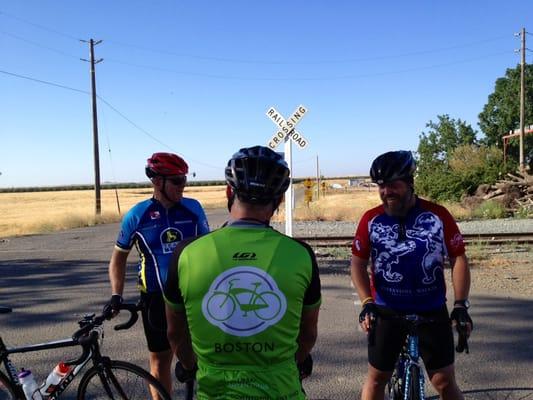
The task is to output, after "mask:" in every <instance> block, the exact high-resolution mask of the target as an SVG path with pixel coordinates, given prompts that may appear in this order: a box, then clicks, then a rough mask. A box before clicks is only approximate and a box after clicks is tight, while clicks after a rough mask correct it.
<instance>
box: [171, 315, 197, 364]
mask: <svg viewBox="0 0 533 400" xmlns="http://www.w3.org/2000/svg"><path fill="white" fill-rule="evenodd" d="M166 314H167V326H168V327H167V337H168V341H169V343H170V347H171V349H172V352H173V353H174V354H175V355H176V357H177V358H178V360H180V362H181V364H182V365H183V368H185V369H189V370H190V369H193V368H194V366H195V365H196V356H195V354H194V352H193V349H192V343H191V335H190V333H189V325H188V324H187V316H186V315H185V312H183V311H176V310H174V309H172V308H171V307H169V306H168V305H167V306H166Z"/></svg>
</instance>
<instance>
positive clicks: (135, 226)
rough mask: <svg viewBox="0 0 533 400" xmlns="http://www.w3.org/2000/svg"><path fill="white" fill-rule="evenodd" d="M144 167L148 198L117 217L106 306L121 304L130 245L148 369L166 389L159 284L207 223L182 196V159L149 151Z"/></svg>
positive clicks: (168, 358) (167, 362)
mask: <svg viewBox="0 0 533 400" xmlns="http://www.w3.org/2000/svg"><path fill="white" fill-rule="evenodd" d="M145 171H146V175H147V176H148V178H150V180H151V182H152V185H153V197H152V198H151V199H148V200H144V201H141V202H140V203H138V204H136V205H135V206H133V207H132V208H131V209H130V210H129V211H128V213H127V214H126V215H125V216H124V218H123V220H122V225H121V228H120V232H119V235H118V238H117V241H116V244H115V249H114V250H113V255H112V256H111V261H110V263H109V278H110V281H111V292H112V296H111V299H110V301H109V302H108V303H107V304H106V307H108V308H111V309H113V310H115V309H117V308H118V305H119V304H120V303H122V293H123V290H124V280H125V271H126V261H127V258H128V254H129V253H130V251H131V249H132V248H133V246H135V247H136V248H137V251H138V253H139V262H138V268H139V273H138V287H139V289H140V291H141V299H142V302H143V310H142V317H143V326H144V332H145V336H146V340H147V343H148V350H149V351H150V372H151V374H152V375H153V376H155V377H156V378H157V379H158V380H159V381H160V382H161V383H162V384H163V385H164V386H165V388H166V389H167V391H168V392H169V393H171V389H172V379H171V363H172V356H173V354H172V351H171V350H170V344H169V342H168V340H167V335H166V332H167V324H166V317H165V305H164V300H163V296H162V287H163V285H164V283H165V281H166V276H167V270H168V264H169V260H170V258H171V256H172V253H173V251H174V249H175V247H176V245H177V244H178V243H179V242H180V241H182V240H183V239H187V238H191V237H196V236H199V235H202V234H204V233H207V232H209V225H208V223H207V219H206V216H205V213H204V210H203V209H202V206H201V205H200V203H199V202H198V201H196V200H194V199H190V198H185V197H183V190H184V188H185V184H186V182H187V173H188V171H189V167H188V165H187V163H186V162H185V161H184V160H183V159H182V158H181V157H179V156H177V155H175V154H171V153H154V154H153V155H152V157H150V158H149V159H148V162H147V165H146V169H145ZM115 313H116V312H115Z"/></svg>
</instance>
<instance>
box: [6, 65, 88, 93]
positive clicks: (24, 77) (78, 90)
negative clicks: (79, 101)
mask: <svg viewBox="0 0 533 400" xmlns="http://www.w3.org/2000/svg"><path fill="white" fill-rule="evenodd" d="M0 73H2V74H5V75H10V76H14V77H16V78H21V79H27V80H29V81H33V82H37V83H42V84H44V85H49V86H55V87H58V88H61V89H66V90H71V91H73V92H79V93H83V94H91V93H90V92H88V91H86V90H81V89H76V88H72V87H70V86H65V85H61V84H59V83H54V82H49V81H44V80H42V79H37V78H32V77H30V76H25V75H20V74H15V73H13V72H9V71H4V70H0Z"/></svg>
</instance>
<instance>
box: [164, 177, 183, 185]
mask: <svg viewBox="0 0 533 400" xmlns="http://www.w3.org/2000/svg"><path fill="white" fill-rule="evenodd" d="M167 180H168V181H170V182H171V183H172V184H173V185H176V186H183V185H185V184H186V183H187V176H186V175H179V176H173V177H167Z"/></svg>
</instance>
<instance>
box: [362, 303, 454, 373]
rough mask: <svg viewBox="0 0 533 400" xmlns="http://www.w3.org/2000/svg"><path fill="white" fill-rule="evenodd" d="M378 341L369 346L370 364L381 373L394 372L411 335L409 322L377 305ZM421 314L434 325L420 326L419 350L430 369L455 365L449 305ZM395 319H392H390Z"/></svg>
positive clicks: (376, 339) (376, 331)
mask: <svg viewBox="0 0 533 400" xmlns="http://www.w3.org/2000/svg"><path fill="white" fill-rule="evenodd" d="M378 310H379V313H380V314H381V315H380V316H378V318H377V324H376V327H375V332H374V335H375V340H374V341H373V344H372V345H370V344H369V345H368V362H369V363H370V365H372V366H373V367H374V368H376V369H378V370H380V371H392V370H394V365H395V364H396V360H397V359H398V356H399V354H400V350H401V349H402V346H403V345H404V344H405V340H406V337H407V334H408V325H407V324H408V323H407V322H405V321H402V320H401V319H395V318H394V315H398V314H396V313H394V312H393V311H392V310H391V309H389V308H385V307H381V306H378ZM419 315H421V316H423V317H426V318H431V319H434V320H435V322H431V323H427V324H422V325H420V326H419V327H418V337H419V339H418V347H419V349H420V355H421V357H422V359H423V360H424V365H425V366H426V369H427V370H437V369H441V368H444V367H447V366H448V365H451V364H453V362H454V357H455V353H454V344H453V331H452V325H451V322H450V318H449V315H448V310H447V308H446V305H444V306H443V307H442V308H441V309H438V310H435V311H428V312H421V313H419ZM391 316H392V317H391Z"/></svg>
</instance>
